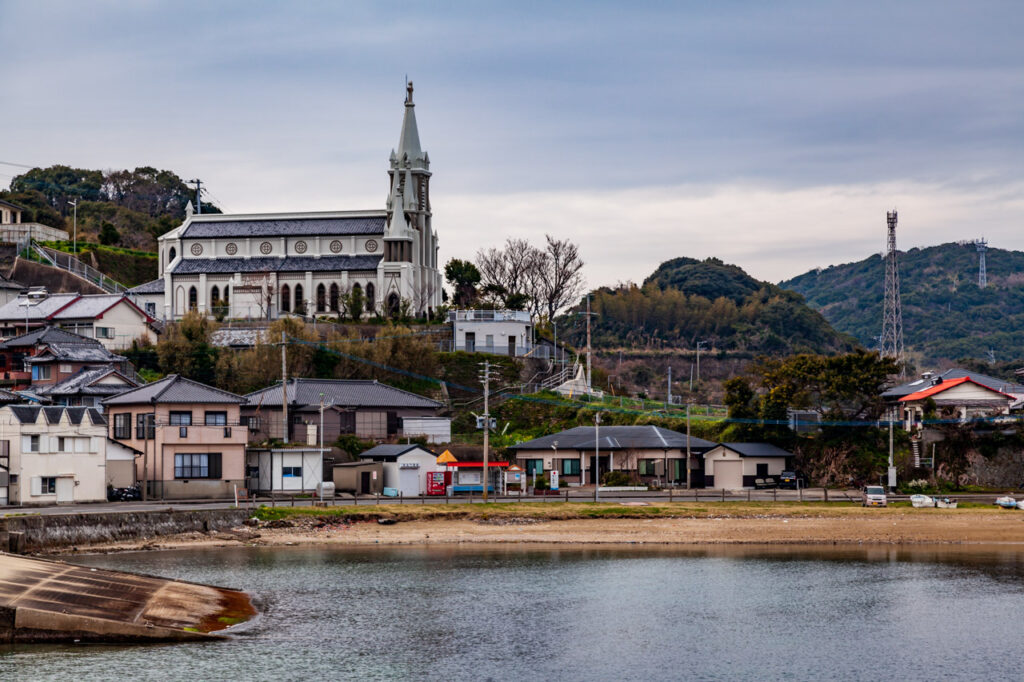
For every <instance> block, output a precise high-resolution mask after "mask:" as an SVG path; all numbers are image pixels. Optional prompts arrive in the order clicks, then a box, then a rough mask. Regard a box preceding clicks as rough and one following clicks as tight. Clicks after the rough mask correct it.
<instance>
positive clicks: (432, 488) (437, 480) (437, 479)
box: [427, 471, 444, 495]
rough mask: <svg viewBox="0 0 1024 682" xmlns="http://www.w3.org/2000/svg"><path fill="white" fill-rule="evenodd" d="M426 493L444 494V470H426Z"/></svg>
mask: <svg viewBox="0 0 1024 682" xmlns="http://www.w3.org/2000/svg"><path fill="white" fill-rule="evenodd" d="M427 494H428V495H444V472H443V471H428V472H427Z"/></svg>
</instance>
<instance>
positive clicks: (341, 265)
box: [173, 256, 383, 275]
mask: <svg viewBox="0 0 1024 682" xmlns="http://www.w3.org/2000/svg"><path fill="white" fill-rule="evenodd" d="M381 258H383V256H320V257H316V256H289V257H287V258H186V259H184V260H182V261H179V262H178V264H177V265H175V266H174V270H173V272H174V274H175V275H190V274H195V273H203V272H205V273H211V272H306V271H307V270H308V271H312V272H318V271H320V272H324V271H326V272H336V271H341V270H376V269H377V264H378V263H380V260H381Z"/></svg>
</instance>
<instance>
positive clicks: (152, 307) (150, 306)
mask: <svg viewBox="0 0 1024 682" xmlns="http://www.w3.org/2000/svg"><path fill="white" fill-rule="evenodd" d="M146 314H147V315H149V316H150V317H156V303H153V302H152V301H148V302H147V303H146Z"/></svg>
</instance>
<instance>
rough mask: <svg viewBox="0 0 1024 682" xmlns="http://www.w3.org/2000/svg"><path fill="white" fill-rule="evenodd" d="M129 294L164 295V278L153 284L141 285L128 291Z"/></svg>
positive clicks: (156, 280)
mask: <svg viewBox="0 0 1024 682" xmlns="http://www.w3.org/2000/svg"><path fill="white" fill-rule="evenodd" d="M128 293H129V294H162V293H164V278H163V277H161V278H160V279H154V280H153V281H152V282H146V283H145V284H140V285H139V286H137V287H132V288H131V289H129V290H128Z"/></svg>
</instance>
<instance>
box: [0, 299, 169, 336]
mask: <svg viewBox="0 0 1024 682" xmlns="http://www.w3.org/2000/svg"><path fill="white" fill-rule="evenodd" d="M154 322H155V320H154V319H153V318H152V317H151V316H149V315H147V314H146V312H145V311H144V310H142V309H141V308H139V306H137V305H136V304H135V303H134V302H133V301H132V300H131V298H129V297H128V296H126V295H125V294H89V295H84V296H83V295H81V294H50V293H48V292H46V290H45V289H34V290H31V291H29V292H26V293H25V294H24V295H22V296H19V297H18V298H17V299H16V300H13V301H10V302H9V303H6V304H4V305H2V306H0V336H2V337H5V338H9V337H12V336H15V335H17V334H27V332H30V331H32V330H33V329H39V328H41V327H46V326H56V327H61V328H63V329H66V330H68V331H70V332H74V333H76V334H79V335H81V336H85V337H88V338H90V339H96V340H97V341H99V342H100V343H102V344H103V345H104V346H105V347H106V348H108V349H110V350H119V349H122V348H129V347H131V345H132V342H133V341H135V340H137V339H140V338H153V337H155V336H156V333H157V332H156V328H155V327H154V326H153V323H154Z"/></svg>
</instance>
